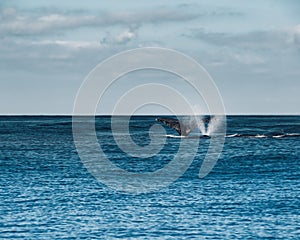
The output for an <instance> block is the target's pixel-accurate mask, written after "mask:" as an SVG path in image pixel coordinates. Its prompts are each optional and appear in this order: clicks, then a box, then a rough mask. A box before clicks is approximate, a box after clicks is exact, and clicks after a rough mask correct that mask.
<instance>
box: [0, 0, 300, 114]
mask: <svg viewBox="0 0 300 240" xmlns="http://www.w3.org/2000/svg"><path fill="white" fill-rule="evenodd" d="M299 12H300V1H298V0H285V1H283V0H282V1H279V0H265V1H261V0H253V1H240V0H239V1H237V0H216V1H210V0H200V1H199V0H197V1H196V0H194V1H193V0H191V1H182V0H175V1H166V0H163V1H144V0H141V1H133V0H122V1H114V0H112V1H92V0H85V1H71V0H70V1H68V0H66V1H61V0H59V1H57V0H53V1H48V0H47V1H44V0H28V1H14V0H9V1H6V0H1V2H0V73H1V75H0V114H4V115H5V114H39V115H40V114H72V110H73V105H74V99H75V97H76V93H77V91H78V90H79V87H80V85H81V84H82V82H83V80H84V79H85V77H86V76H87V74H88V73H89V72H90V71H91V70H92V69H93V68H94V67H95V66H96V65H97V64H98V63H100V62H101V61H103V60H105V59H107V58H108V57H111V56H113V55H114V54H117V53H120V52H122V51H124V50H129V49H134V48H139V47H163V48H170V49H174V50H177V51H180V52H182V53H184V54H186V55H188V56H190V57H192V58H194V59H195V60H196V61H198V62H199V63H200V64H201V65H202V66H203V67H204V68H205V69H206V70H207V71H208V73H209V74H210V75H211V77H212V78H213V80H214V82H215V84H216V86H217V87H218V89H219V92H220V94H221V96H222V98H223V102H224V106H225V110H226V114H300V111H299V106H300V95H299V92H300V14H299ZM151 81H155V82H157V83H164V84H168V83H169V84H171V85H172V86H173V87H174V88H176V89H178V91H181V93H182V94H183V95H187V96H189V97H190V98H191V99H192V100H191V101H193V104H194V105H195V106H197V105H198V104H199V105H200V106H201V105H202V102H203V99H202V100H201V99H197V97H196V95H194V93H193V90H192V89H190V88H189V87H187V86H184V81H181V80H180V79H179V78H178V77H176V76H173V75H170V74H166V73H161V72H157V71H144V72H141V73H135V74H129V75H128V76H125V77H123V78H121V79H119V80H118V82H116V84H115V85H114V86H113V87H112V89H110V92H109V93H108V98H107V99H108V100H107V101H108V102H107V103H106V104H102V105H103V106H102V107H99V108H98V109H97V113H98V114H105V113H107V112H109V108H110V107H111V106H113V102H114V101H113V100H112V99H117V98H118V96H120V95H122V93H124V91H126V90H129V89H130V88H132V87H134V86H137V85H139V84H143V83H148V82H151ZM110 100H111V102H110ZM149 109H150V108H149ZM149 109H148V110H149ZM149 111H150V112H151V111H153V112H152V113H153V114H155V109H154V110H153V109H152V110H149Z"/></svg>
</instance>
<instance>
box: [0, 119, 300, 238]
mask: <svg viewBox="0 0 300 240" xmlns="http://www.w3.org/2000/svg"><path fill="white" fill-rule="evenodd" d="M71 121H72V119H71V118H70V117H0V174H1V178H0V238H1V239H2V238H18V237H19V238H25V239H62V238H70V239H72V238H85V237H86V238H141V239H144V238H159V239H172V238H174V239H182V238H188V239H193V238H194V239H201V238H208V239H233V238H237V239H266V238H277V239H296V238H297V237H299V236H300V117H299V116H231V117H228V118H227V137H226V142H225V145H224V149H223V152H222V155H221V157H220V159H219V161H218V163H217V165H216V166H215V167H214V169H213V171H212V172H211V173H210V174H209V175H208V176H207V177H205V178H204V179H199V178H198V173H199V168H200V166H201V163H202V161H203V159H204V156H205V154H206V151H207V147H208V144H209V141H210V139H201V140H200V144H199V150H198V153H197V156H196V158H195V159H194V161H193V163H192V165H191V166H190V168H189V169H188V170H187V171H186V172H185V173H184V175H183V176H182V177H180V178H179V179H178V180H177V181H175V182H174V183H172V184H171V185H169V186H168V187H166V188H164V189H161V190H160V191H156V192H152V193H148V194H140V195H134V194H124V193H120V192H118V191H115V190H112V189H110V188H108V187H106V186H105V185H104V184H102V183H100V182H98V181H97V180H96V179H95V178H94V177H93V176H92V175H91V174H90V173H89V171H87V169H86V168H85V166H84V165H83V163H82V162H81V160H80V158H79V156H78V154H77V152H76V149H75V145H74V142H73V137H72V122H71ZM120 121H121V122H122V119H120ZM154 123H155V117H151V116H147V117H134V118H133V119H132V121H131V124H130V132H131V134H132V138H133V140H134V141H135V142H136V143H137V144H139V145H141V146H145V145H147V144H149V142H150V139H149V135H148V130H149V127H150V126H151V125H152V124H154ZM96 129H97V136H98V140H99V144H100V145H101V146H102V149H103V150H104V151H105V153H106V155H107V157H108V158H110V159H111V161H112V162H113V163H114V164H116V165H118V166H119V167H122V168H123V169H126V170H128V171H132V172H149V171H156V170H158V169H160V168H162V167H164V166H165V165H166V164H168V162H170V160H171V159H172V158H173V156H174V155H175V154H176V152H177V150H178V149H177V148H178V146H179V143H180V141H186V145H187V147H186V151H187V152H188V151H189V147H188V146H189V144H188V141H193V139H192V138H190V139H180V138H167V142H166V144H165V147H164V148H163V149H162V151H161V152H160V153H159V154H158V155H156V156H153V157H151V158H149V159H137V158H133V157H130V156H128V155H127V154H126V153H123V152H122V151H121V150H120V149H119V147H118V146H116V144H115V142H114V139H113V137H112V134H111V129H110V118H109V117H98V118H97V119H96ZM166 130H167V132H168V133H169V134H174V135H176V132H175V131H174V130H172V129H166Z"/></svg>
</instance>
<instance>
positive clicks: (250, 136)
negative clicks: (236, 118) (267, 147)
mask: <svg viewBox="0 0 300 240" xmlns="http://www.w3.org/2000/svg"><path fill="white" fill-rule="evenodd" d="M234 137H244V138H288V137H289V138H290V137H300V133H281V134H278V133H275V134H245V133H234V134H229V135H227V136H226V138H234Z"/></svg>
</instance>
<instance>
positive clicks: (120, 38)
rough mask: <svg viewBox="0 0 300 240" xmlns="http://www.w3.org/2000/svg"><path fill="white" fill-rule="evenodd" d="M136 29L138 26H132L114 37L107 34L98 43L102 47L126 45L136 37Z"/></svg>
mask: <svg viewBox="0 0 300 240" xmlns="http://www.w3.org/2000/svg"><path fill="white" fill-rule="evenodd" d="M138 29H139V26H138V25H133V26H130V27H129V28H127V29H125V30H124V31H122V32H121V33H118V34H116V35H114V34H112V33H111V32H107V33H106V36H105V37H104V38H103V39H101V41H100V43H101V44H102V45H103V46H112V45H124V44H127V43H128V42H130V41H132V40H133V39H135V38H136V37H137V35H138Z"/></svg>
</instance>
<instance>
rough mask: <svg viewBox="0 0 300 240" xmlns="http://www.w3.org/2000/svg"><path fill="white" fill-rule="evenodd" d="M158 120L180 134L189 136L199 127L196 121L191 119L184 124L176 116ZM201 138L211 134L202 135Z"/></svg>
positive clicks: (157, 119)
mask: <svg viewBox="0 0 300 240" xmlns="http://www.w3.org/2000/svg"><path fill="white" fill-rule="evenodd" d="M156 121H158V122H161V123H163V124H165V125H167V126H169V127H170V128H173V129H174V130H176V131H177V132H178V134H179V135H180V136H188V135H189V134H190V133H191V131H193V130H194V129H195V128H197V127H198V125H197V123H196V122H195V121H191V122H190V123H189V124H184V123H183V122H182V121H179V120H177V119H175V118H156ZM201 138H209V136H208V135H202V136H201Z"/></svg>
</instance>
